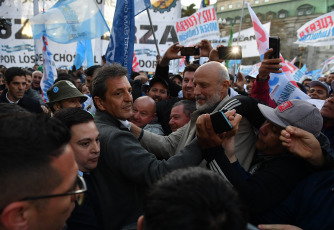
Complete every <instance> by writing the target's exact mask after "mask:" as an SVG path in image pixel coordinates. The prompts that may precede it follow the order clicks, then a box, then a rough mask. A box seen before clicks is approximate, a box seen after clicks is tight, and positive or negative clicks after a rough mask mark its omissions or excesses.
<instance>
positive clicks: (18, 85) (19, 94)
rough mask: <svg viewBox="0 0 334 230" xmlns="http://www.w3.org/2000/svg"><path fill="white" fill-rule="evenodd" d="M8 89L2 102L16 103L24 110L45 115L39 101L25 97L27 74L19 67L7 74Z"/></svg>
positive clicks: (13, 68) (3, 95) (8, 70)
mask: <svg viewBox="0 0 334 230" xmlns="http://www.w3.org/2000/svg"><path fill="white" fill-rule="evenodd" d="M5 85H6V88H7V89H5V90H4V91H3V92H2V94H1V96H0V102H5V103H15V104H18V105H19V106H21V107H22V108H24V109H26V110H28V111H30V112H33V113H43V110H42V108H41V106H40V104H39V102H38V101H35V100H33V99H31V98H29V97H26V96H24V92H25V89H26V73H25V71H24V70H23V69H21V68H19V67H11V68H9V69H7V70H6V72H5Z"/></svg>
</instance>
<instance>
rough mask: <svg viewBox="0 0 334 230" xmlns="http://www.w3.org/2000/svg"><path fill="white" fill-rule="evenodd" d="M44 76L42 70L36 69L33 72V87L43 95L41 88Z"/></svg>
mask: <svg viewBox="0 0 334 230" xmlns="http://www.w3.org/2000/svg"><path fill="white" fill-rule="evenodd" d="M42 78H43V73H42V72H41V71H38V70H36V71H34V72H33V73H32V84H31V88H32V89H33V90H35V91H36V92H37V93H38V94H39V95H40V96H41V97H42V89H41V80H42Z"/></svg>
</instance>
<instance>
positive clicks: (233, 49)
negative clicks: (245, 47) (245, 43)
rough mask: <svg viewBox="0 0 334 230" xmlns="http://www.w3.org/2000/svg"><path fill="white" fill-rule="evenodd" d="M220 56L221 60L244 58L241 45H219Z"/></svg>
mask: <svg viewBox="0 0 334 230" xmlns="http://www.w3.org/2000/svg"><path fill="white" fill-rule="evenodd" d="M218 56H219V59H220V60H239V59H242V49H241V46H224V47H218Z"/></svg>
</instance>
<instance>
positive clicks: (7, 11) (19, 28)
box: [0, 0, 115, 67]
mask: <svg viewBox="0 0 334 230" xmlns="http://www.w3.org/2000/svg"><path fill="white" fill-rule="evenodd" d="M35 1H37V0H35ZM56 2H57V0H49V1H45V11H47V9H49V8H50V7H52V6H53V5H54V4H55V3H56ZM38 3H39V12H42V10H43V1H38ZM96 3H97V4H98V6H99V8H100V9H101V11H102V12H105V14H106V15H107V17H105V18H106V20H107V22H108V25H109V26H110V25H111V24H112V18H113V12H114V8H115V6H114V3H112V1H111V0H103V1H102V0H96ZM33 5H34V4H33V1H27V0H26V1H22V0H11V1H4V2H3V3H2V5H1V12H3V14H2V15H1V16H3V17H4V18H5V19H7V20H8V21H10V22H11V23H12V25H11V26H6V28H7V30H6V31H4V32H2V33H0V41H1V42H0V44H1V53H0V64H1V65H4V66H6V67H13V66H17V67H33V65H34V64H35V62H36V60H37V63H38V64H42V63H43V56H42V48H43V42H42V39H38V40H36V45H37V46H36V47H35V45H34V40H33V39H32V31H31V26H30V22H29V18H31V17H33V12H34V10H33V7H34V6H33ZM106 34H109V33H106ZM108 41H109V36H104V37H103V39H100V38H97V39H93V40H92V47H93V54H94V64H95V65H96V64H100V63H101V55H103V54H104V53H105V50H106V48H107V45H108ZM76 44H77V43H76V42H75V43H70V44H59V43H55V42H52V41H50V40H49V49H50V52H51V53H52V54H53V59H54V61H55V63H56V66H57V67H59V66H64V65H65V66H72V65H73V61H74V58H75V52H76ZM101 50H102V52H101ZM36 54H37V55H36Z"/></svg>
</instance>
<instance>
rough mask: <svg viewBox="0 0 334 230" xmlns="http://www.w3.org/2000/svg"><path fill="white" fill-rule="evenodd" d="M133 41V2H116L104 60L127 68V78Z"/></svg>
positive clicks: (131, 59)
mask: <svg viewBox="0 0 334 230" xmlns="http://www.w3.org/2000/svg"><path fill="white" fill-rule="evenodd" d="M134 40H135V17H134V0H118V1H117V3H116V9H115V14H114V21H113V25H112V29H111V31H110V41H109V44H108V48H107V51H106V54H105V58H106V62H107V63H114V62H117V63H119V64H121V65H122V66H124V67H125V68H127V69H128V77H130V75H131V71H132V61H133V49H134Z"/></svg>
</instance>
